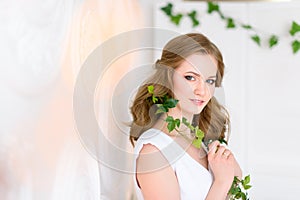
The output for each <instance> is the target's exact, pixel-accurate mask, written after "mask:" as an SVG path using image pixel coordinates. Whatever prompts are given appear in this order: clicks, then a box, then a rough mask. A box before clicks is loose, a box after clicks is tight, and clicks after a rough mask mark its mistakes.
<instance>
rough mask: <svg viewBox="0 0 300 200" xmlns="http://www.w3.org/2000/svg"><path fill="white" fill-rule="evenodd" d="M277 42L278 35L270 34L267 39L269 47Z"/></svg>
mask: <svg viewBox="0 0 300 200" xmlns="http://www.w3.org/2000/svg"><path fill="white" fill-rule="evenodd" d="M277 44H278V37H277V36H276V35H272V36H271V37H270V39H269V47H270V48H272V47H273V46H275V45H277Z"/></svg>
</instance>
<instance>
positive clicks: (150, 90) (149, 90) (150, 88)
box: [147, 85, 154, 94]
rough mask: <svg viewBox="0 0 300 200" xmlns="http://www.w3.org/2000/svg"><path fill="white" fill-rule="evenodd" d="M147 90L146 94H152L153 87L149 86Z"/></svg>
mask: <svg viewBox="0 0 300 200" xmlns="http://www.w3.org/2000/svg"><path fill="white" fill-rule="evenodd" d="M147 88H148V92H149V93H150V94H154V86H153V85H149V86H148V87H147Z"/></svg>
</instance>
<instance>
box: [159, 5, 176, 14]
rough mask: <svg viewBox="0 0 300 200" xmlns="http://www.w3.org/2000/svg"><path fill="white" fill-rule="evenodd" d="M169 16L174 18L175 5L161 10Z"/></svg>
mask: <svg viewBox="0 0 300 200" xmlns="http://www.w3.org/2000/svg"><path fill="white" fill-rule="evenodd" d="M160 9H161V10H162V11H164V13H165V14H166V15H167V16H172V9H173V4H171V3H168V5H166V6H165V7H161V8H160Z"/></svg>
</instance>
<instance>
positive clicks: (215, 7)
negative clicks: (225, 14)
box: [207, 2, 220, 14]
mask: <svg viewBox="0 0 300 200" xmlns="http://www.w3.org/2000/svg"><path fill="white" fill-rule="evenodd" d="M207 7H208V10H207V13H209V14H211V13H213V12H215V11H216V12H219V11H220V10H219V5H218V4H216V3H213V2H207Z"/></svg>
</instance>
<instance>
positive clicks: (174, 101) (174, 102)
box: [163, 98, 178, 108]
mask: <svg viewBox="0 0 300 200" xmlns="http://www.w3.org/2000/svg"><path fill="white" fill-rule="evenodd" d="M177 103H178V100H177V99H173V98H167V99H166V100H164V103H163V105H164V107H165V108H175V107H176V105H177Z"/></svg>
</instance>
